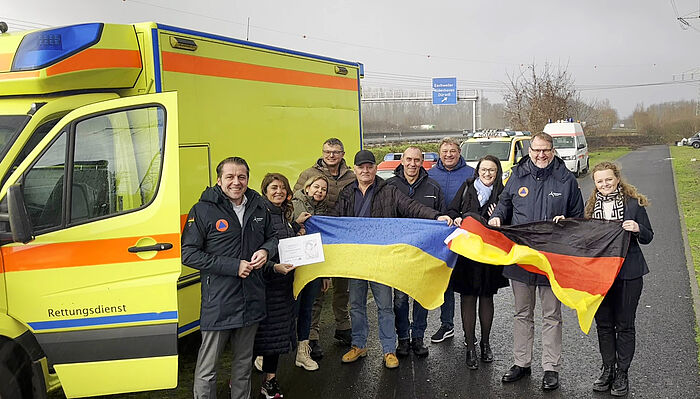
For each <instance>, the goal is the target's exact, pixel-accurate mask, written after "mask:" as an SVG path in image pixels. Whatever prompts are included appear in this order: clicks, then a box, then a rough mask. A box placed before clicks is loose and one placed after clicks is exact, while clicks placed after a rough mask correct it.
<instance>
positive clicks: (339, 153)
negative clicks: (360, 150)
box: [323, 150, 345, 155]
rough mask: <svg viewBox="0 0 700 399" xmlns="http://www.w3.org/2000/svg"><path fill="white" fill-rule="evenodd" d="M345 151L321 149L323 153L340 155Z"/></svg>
mask: <svg viewBox="0 0 700 399" xmlns="http://www.w3.org/2000/svg"><path fill="white" fill-rule="evenodd" d="M344 153H345V151H328V150H323V155H342V154H344Z"/></svg>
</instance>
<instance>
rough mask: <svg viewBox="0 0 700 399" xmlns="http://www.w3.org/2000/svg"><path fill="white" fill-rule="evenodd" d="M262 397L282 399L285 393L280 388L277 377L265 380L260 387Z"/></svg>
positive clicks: (265, 398)
mask: <svg viewBox="0 0 700 399" xmlns="http://www.w3.org/2000/svg"><path fill="white" fill-rule="evenodd" d="M260 398H261V399H262V398H264V399H282V398H284V394H283V393H282V390H281V389H280V384H279V383H278V382H277V378H275V377H272V378H271V379H269V380H267V381H265V382H264V383H263V384H262V387H260Z"/></svg>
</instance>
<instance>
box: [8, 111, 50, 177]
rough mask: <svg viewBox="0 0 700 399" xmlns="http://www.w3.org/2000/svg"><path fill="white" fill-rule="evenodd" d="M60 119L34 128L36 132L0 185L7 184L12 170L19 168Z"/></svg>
mask: <svg viewBox="0 0 700 399" xmlns="http://www.w3.org/2000/svg"><path fill="white" fill-rule="evenodd" d="M59 120H60V119H52V120H50V121H48V122H44V123H42V124H41V125H39V127H38V128H36V130H34V133H32V136H31V137H30V138H29V140H27V143H26V144H25V145H24V147H23V148H22V151H20V152H19V154H18V155H17V156H16V157H15V160H14V162H12V166H10V169H9V170H8V171H7V173H5V177H3V178H2V182H1V183H0V186H2V185H3V184H5V181H7V179H8V178H9V177H10V175H11V174H12V172H14V171H15V169H17V167H18V166H19V164H20V163H22V161H24V160H25V159H26V158H27V156H28V155H29V153H30V152H32V150H33V149H34V147H36V145H37V144H39V142H40V141H41V139H43V138H44V137H46V134H47V133H48V132H49V130H51V128H53V127H54V126H56V124H57V123H58V121H59Z"/></svg>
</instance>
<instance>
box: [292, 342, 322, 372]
mask: <svg viewBox="0 0 700 399" xmlns="http://www.w3.org/2000/svg"><path fill="white" fill-rule="evenodd" d="M294 364H295V365H296V366H297V367H301V368H303V369H304V370H306V371H316V370H318V363H316V362H315V361H314V359H312V358H311V347H309V341H308V340H305V341H299V345H297V358H296V360H295V361H294Z"/></svg>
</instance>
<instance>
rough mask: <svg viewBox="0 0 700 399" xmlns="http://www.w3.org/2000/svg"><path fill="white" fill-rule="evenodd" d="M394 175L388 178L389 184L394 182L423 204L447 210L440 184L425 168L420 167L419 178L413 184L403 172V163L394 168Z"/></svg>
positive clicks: (440, 210) (438, 209)
mask: <svg viewBox="0 0 700 399" xmlns="http://www.w3.org/2000/svg"><path fill="white" fill-rule="evenodd" d="M394 175H395V176H393V177H391V178H389V179H387V181H386V182H387V184H393V185H394V186H396V188H398V189H399V190H400V191H401V192H402V193H404V194H406V195H407V196H408V197H409V198H413V199H414V200H416V201H418V202H420V203H421V204H423V205H425V206H427V207H430V208H433V209H435V210H436V211H438V212H441V214H442V213H444V212H445V205H444V204H445V199H444V198H443V195H442V189H440V185H439V184H438V183H437V182H436V181H435V180H433V179H431V178H430V177H429V176H428V172H426V171H425V169H423V168H420V171H419V172H418V179H416V181H415V182H414V183H413V184H412V185H411V184H408V180H406V176H405V175H404V173H403V165H399V166H397V167H396V169H395V170H394Z"/></svg>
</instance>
